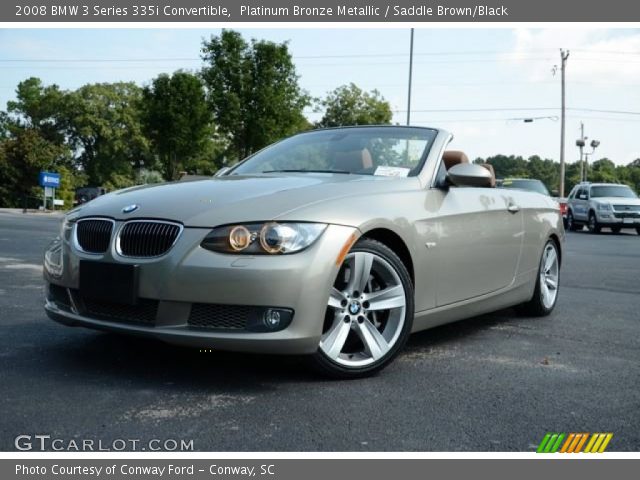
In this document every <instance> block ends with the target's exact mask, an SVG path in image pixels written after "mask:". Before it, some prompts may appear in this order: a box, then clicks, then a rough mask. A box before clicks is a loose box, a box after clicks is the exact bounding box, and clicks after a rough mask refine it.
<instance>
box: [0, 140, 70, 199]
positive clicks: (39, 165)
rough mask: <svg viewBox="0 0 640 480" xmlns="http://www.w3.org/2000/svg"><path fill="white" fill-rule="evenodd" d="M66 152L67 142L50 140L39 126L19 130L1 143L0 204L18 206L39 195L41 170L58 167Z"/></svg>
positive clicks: (55, 169) (62, 163)
mask: <svg viewBox="0 0 640 480" xmlns="http://www.w3.org/2000/svg"><path fill="white" fill-rule="evenodd" d="M67 154H68V149H67V148H66V147H65V146H63V145H55V144H54V143H52V142H49V141H48V140H46V139H44V138H43V137H42V135H40V133H39V132H38V131H37V130H36V129H33V128H25V129H21V130H18V131H16V133H15V134H14V135H13V136H12V137H11V138H9V139H7V140H4V141H3V143H2V154H0V157H2V159H1V160H0V162H1V163H4V165H3V168H2V169H1V170H0V185H1V186H2V188H1V189H0V204H2V205H6V206H13V207H19V206H22V205H23V203H24V202H25V201H27V200H29V199H30V197H36V198H37V197H40V196H41V195H42V189H41V188H40V187H38V174H39V173H40V172H41V171H43V170H47V171H53V172H57V171H59V169H60V167H61V166H63V165H64V164H65V162H64V161H63V160H64V159H65V158H66V155H67ZM30 204H32V202H31V203H30Z"/></svg>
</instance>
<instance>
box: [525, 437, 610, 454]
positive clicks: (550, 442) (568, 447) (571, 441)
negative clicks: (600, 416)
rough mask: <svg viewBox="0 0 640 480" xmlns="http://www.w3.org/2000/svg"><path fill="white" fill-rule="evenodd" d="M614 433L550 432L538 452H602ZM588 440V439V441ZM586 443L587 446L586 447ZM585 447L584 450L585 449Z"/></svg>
mask: <svg viewBox="0 0 640 480" xmlns="http://www.w3.org/2000/svg"><path fill="white" fill-rule="evenodd" d="M612 438H613V433H593V434H590V433H575V432H574V433H568V434H567V433H556V432H548V433H546V434H545V436H544V437H543V438H542V441H541V442H540V445H538V448H537V450H536V452H537V453H556V452H557V453H580V452H584V453H602V452H604V451H605V450H606V448H607V446H608V445H609V442H610V441H611V439H612ZM587 440H588V441H587ZM585 444H586V447H585ZM583 447H584V450H583Z"/></svg>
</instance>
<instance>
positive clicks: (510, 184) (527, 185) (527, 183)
mask: <svg viewBox="0 0 640 480" xmlns="http://www.w3.org/2000/svg"><path fill="white" fill-rule="evenodd" d="M502 187H503V188H517V189H518V190H528V191H530V192H537V193H541V194H542V195H546V196H550V195H549V190H547V187H545V185H544V183H542V182H541V181H540V180H505V181H504V182H502Z"/></svg>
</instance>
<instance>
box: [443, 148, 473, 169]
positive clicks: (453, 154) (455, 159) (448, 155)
mask: <svg viewBox="0 0 640 480" xmlns="http://www.w3.org/2000/svg"><path fill="white" fill-rule="evenodd" d="M442 161H443V162H444V168H446V169H447V170H449V169H450V168H451V167H453V166H454V165H458V164H459V163H469V157H467V155H466V154H465V153H464V152H461V151H459V150H447V151H446V152H444V153H443V154H442Z"/></svg>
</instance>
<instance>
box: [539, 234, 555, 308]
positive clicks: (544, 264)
mask: <svg viewBox="0 0 640 480" xmlns="http://www.w3.org/2000/svg"><path fill="white" fill-rule="evenodd" d="M558 273H559V265H558V252H557V251H556V247H555V246H554V245H553V244H552V243H548V244H547V246H546V247H545V248H544V252H543V254H542V260H541V264H540V295H541V300H542V303H543V305H544V306H545V308H551V307H553V305H554V304H555V303H556V298H557V296H558Z"/></svg>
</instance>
